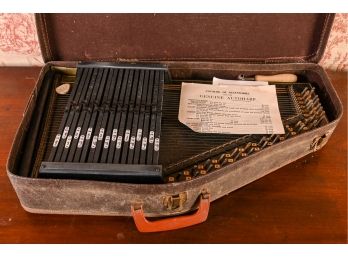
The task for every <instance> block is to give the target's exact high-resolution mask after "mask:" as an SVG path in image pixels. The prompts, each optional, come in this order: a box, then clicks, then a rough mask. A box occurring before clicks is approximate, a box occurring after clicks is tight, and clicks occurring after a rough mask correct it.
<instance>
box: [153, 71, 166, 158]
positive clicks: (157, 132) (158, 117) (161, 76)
mask: <svg viewBox="0 0 348 257" xmlns="http://www.w3.org/2000/svg"><path fill="white" fill-rule="evenodd" d="M156 84H157V87H158V96H157V106H156V129H155V142H154V146H153V149H154V152H153V159H152V164H158V159H159V150H160V136H161V120H162V105H163V84H164V71H159V80H157V81H156Z"/></svg>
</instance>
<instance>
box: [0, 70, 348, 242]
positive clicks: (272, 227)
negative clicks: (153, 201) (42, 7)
mask: <svg viewBox="0 0 348 257" xmlns="http://www.w3.org/2000/svg"><path fill="white" fill-rule="evenodd" d="M39 70H40V69H39V68H0V170H1V171H0V243H5V242H6V243H322V242H323V243H324V242H325V243H346V242H347V116H346V113H345V115H344V117H343V119H342V120H341V122H340V123H339V125H338V127H337V129H336V131H335V132H334V134H333V135H332V137H331V139H330V140H329V142H328V143H327V145H326V146H325V147H324V148H323V149H321V150H320V151H318V152H315V153H313V154H310V155H308V156H306V157H304V158H302V159H300V160H298V161H296V162H294V163H292V164H290V165H287V166H286V167H283V168H282V169H279V170H277V171H275V172H273V173H271V174H270V175H267V176H265V177H263V178H262V179H260V180H258V181H255V182H253V183H251V184H249V185H247V186H245V187H243V188H241V189H239V190H237V191H235V192H233V193H231V194H229V195H227V196H225V197H222V198H220V199H219V200H217V201H214V202H213V203H212V204H211V210H210V213H209V217H208V220H207V221H206V222H205V223H203V224H200V225H197V226H193V227H190V228H186V229H181V230H177V231H169V232H162V233H153V234H141V233H139V232H138V231H137V230H136V228H135V226H134V224H133V220H132V218H131V217H102V216H73V215H38V214H31V213H28V212H26V211H24V210H23V209H22V207H21V205H20V203H19V201H18V199H17V196H16V193H15V192H14V190H13V188H12V186H11V184H10V181H9V179H8V178H7V175H6V159H7V156H8V153H9V150H10V146H11V143H12V140H13V137H14V135H15V131H16V128H17V127H18V125H19V122H20V120H21V117H22V113H23V110H24V108H25V105H26V102H27V100H28V97H29V94H30V92H31V90H32V88H33V87H34V84H35V80H36V78H37V76H38V73H39ZM328 74H329V76H330V78H331V80H332V82H333V84H334V85H335V88H336V89H337V91H338V94H339V95H340V97H341V100H342V102H343V103H344V105H345V107H344V108H345V110H346V109H347V73H343V72H342V73H336V72H328Z"/></svg>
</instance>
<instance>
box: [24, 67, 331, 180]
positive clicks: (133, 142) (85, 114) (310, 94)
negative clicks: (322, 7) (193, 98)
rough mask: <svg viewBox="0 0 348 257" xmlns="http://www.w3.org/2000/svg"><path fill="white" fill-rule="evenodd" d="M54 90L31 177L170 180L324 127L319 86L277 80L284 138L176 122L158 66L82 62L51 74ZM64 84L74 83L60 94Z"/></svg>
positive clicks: (175, 87) (164, 73) (175, 104)
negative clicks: (196, 127)
mask: <svg viewBox="0 0 348 257" xmlns="http://www.w3.org/2000/svg"><path fill="white" fill-rule="evenodd" d="M47 76H51V77H52V78H51V80H50V81H51V82H50V83H51V90H50V91H49V92H48V93H47V98H48V99H49V101H48V104H47V107H46V109H47V110H46V117H45V122H44V126H43V128H42V131H41V139H40V144H39V146H38V149H37V153H36V154H35V156H34V161H33V169H32V170H33V172H32V173H31V176H32V177H42V178H62V179H90V180H104V181H117V182H128V183H173V182H181V181H188V180H193V179H195V178H197V177H200V176H205V175H206V174H208V173H211V172H215V171H217V170H219V169H221V168H223V167H226V166H228V165H231V164H233V163H235V162H238V161H239V160H241V159H243V158H247V157H248V156H250V155H253V154H255V153H257V152H259V151H262V150H263V149H265V148H267V147H271V146H272V145H274V144H277V143H279V142H282V141H286V140H288V139H289V138H292V137H296V136H297V135H299V134H301V133H304V132H306V131H309V130H312V129H315V128H317V127H320V126H322V125H324V124H327V123H328V118H327V116H326V114H325V111H324V109H323V106H322V105H321V102H320V99H319V96H318V94H317V93H316V88H315V87H314V86H313V85H311V84H309V83H278V84H275V85H276V93H277V99H278V104H279V110H280V114H281V118H282V122H283V125H284V129H285V134H272V135H254V134H249V135H248V134H246V135H233V134H205V133H197V132H194V131H192V130H191V129H189V128H188V127H186V126H185V125H183V124H182V123H180V122H179V120H178V111H179V102H180V90H181V85H180V84H181V83H180V82H178V81H175V83H174V82H172V81H170V74H169V71H168V70H167V68H166V67H165V66H162V65H131V64H127V65H120V64H105V63H104V64H101V63H82V64H79V65H78V67H77V72H76V75H73V76H66V75H62V74H60V73H57V72H54V71H52V70H51V71H49V72H48V73H47V74H46V77H47ZM62 83H68V84H70V85H71V90H70V91H69V92H67V93H66V94H57V93H56V90H55V88H57V87H58V86H59V85H61V84H62Z"/></svg>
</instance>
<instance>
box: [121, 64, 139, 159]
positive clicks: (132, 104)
mask: <svg viewBox="0 0 348 257" xmlns="http://www.w3.org/2000/svg"><path fill="white" fill-rule="evenodd" d="M138 79H139V70H135V71H134V80H133V84H132V93H131V97H130V101H129V104H128V112H127V113H128V114H127V115H126V119H127V122H126V129H125V133H124V140H123V147H122V155H121V163H122V164H125V163H127V156H128V148H129V144H130V140H131V131H132V123H133V116H134V110H135V101H136V96H137V93H138Z"/></svg>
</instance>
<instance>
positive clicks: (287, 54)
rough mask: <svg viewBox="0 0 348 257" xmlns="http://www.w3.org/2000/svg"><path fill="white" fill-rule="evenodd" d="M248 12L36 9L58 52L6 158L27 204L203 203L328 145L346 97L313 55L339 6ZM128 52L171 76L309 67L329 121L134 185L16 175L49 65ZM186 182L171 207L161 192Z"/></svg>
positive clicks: (56, 209) (90, 208)
mask: <svg viewBox="0 0 348 257" xmlns="http://www.w3.org/2000/svg"><path fill="white" fill-rule="evenodd" d="M246 16H248V18H246ZM246 16H245V15H238V17H239V19H237V18H236V17H237V16H233V17H234V18H231V17H230V16H228V15H184V16H183V15H156V16H154V15H116V16H113V17H112V18H111V17H108V16H107V15H94V16H88V18H87V16H86V15H81V16H74V15H69V14H64V15H48V16H46V15H38V16H37V22H38V23H37V24H38V29H39V31H40V40H41V47H42V50H43V53H44V56H45V60H46V61H49V60H54V61H52V62H49V63H47V64H46V65H45V67H44V68H43V70H42V72H41V74H40V76H39V79H38V82H37V85H36V87H35V89H34V91H33V93H32V95H31V97H30V99H29V102H28V106H27V108H26V110H25V112H24V115H23V120H22V122H21V125H20V127H19V128H18V131H17V134H16V137H15V140H14V142H13V146H12V149H11V152H10V155H9V159H8V163H7V173H8V176H9V178H10V180H11V183H12V185H13V187H14V189H15V191H16V193H17V195H18V197H19V200H20V202H21V204H22V206H23V208H25V209H26V210H28V211H30V212H37V213H59V214H90V215H130V210H131V205H139V204H142V205H143V209H144V212H145V215H146V216H163V215H173V214H179V213H184V212H187V211H189V210H192V209H194V208H196V206H197V202H196V201H197V199H198V198H199V195H200V194H201V193H202V192H203V191H207V192H209V193H210V195H211V200H212V201H214V200H216V199H218V198H220V197H222V196H224V195H226V194H228V193H230V192H232V191H234V190H236V189H238V188H240V187H242V186H244V185H246V184H248V183H250V182H252V181H255V180H257V179H259V178H261V177H263V176H265V175H267V174H269V173H270V172H272V171H274V170H276V169H278V168H280V167H282V166H284V165H286V164H288V163H290V162H292V161H295V160H297V159H299V158H301V157H303V156H304V155H306V154H309V153H311V152H312V151H314V150H318V149H312V148H311V144H312V142H313V140H315V139H316V138H317V137H322V136H325V138H324V140H323V143H322V144H321V147H322V146H323V145H324V144H325V143H326V142H327V140H328V139H329V137H330V135H331V134H332V132H333V130H334V128H335V127H336V125H337V123H338V121H339V119H340V117H341V116H342V104H341V102H340V100H339V98H338V96H337V94H336V92H335V90H334V88H333V86H332V84H331V82H330V81H329V79H328V77H327V75H326V73H325V71H324V70H323V69H322V68H321V67H320V66H319V65H317V64H315V63H310V62H316V61H318V60H319V59H320V56H321V54H322V52H323V49H324V48H325V43H326V40H327V37H328V33H329V28H330V24H331V23H332V19H333V16H331V15H324V14H318V15H316V14H313V15H300V14H298V15H285V16H283V15H281V16H279V15H246ZM76 17H77V18H76ZM284 17H286V18H284ZM248 19H255V20H257V21H258V24H259V25H258V26H256V27H251V25H250V22H247V21H248ZM102 24H103V26H102ZM82 32H84V33H82ZM159 32H161V33H159ZM270 35H272V36H273V37H272V40H271V39H270ZM253 36H254V37H253ZM289 37H291V38H289ZM251 38H254V40H250V39H251ZM150 39H151V40H150ZM290 39H291V40H290ZM251 41H253V42H251ZM151 42H154V43H151ZM265 42H267V43H268V44H266V43H265ZM246 43H247V44H246ZM285 43H286V44H285ZM217 46H218V47H217ZM124 59H126V61H132V60H133V59H137V60H140V61H144V62H146V61H151V62H153V61H154V60H155V61H156V62H161V63H164V64H167V65H168V68H169V70H170V72H171V75H172V77H173V79H181V80H182V79H196V78H199V79H212V78H213V76H217V77H220V78H233V77H235V76H237V75H238V74H240V73H244V74H246V75H249V74H250V75H251V74H264V75H270V74H276V73H295V74H298V75H301V76H305V77H306V78H307V79H308V81H309V82H311V83H315V84H316V85H318V87H319V88H320V91H321V92H322V98H323V99H322V100H323V103H324V104H325V106H326V109H327V110H329V112H328V113H327V114H328V116H329V119H330V123H329V124H327V125H325V126H322V127H320V128H318V129H315V130H311V131H308V132H306V133H304V134H301V135H298V136H296V137H294V138H291V139H289V140H286V141H284V142H281V143H278V144H276V145H274V146H271V147H268V148H265V149H264V150H262V151H260V152H258V153H255V154H253V155H251V156H249V157H247V158H245V159H242V160H240V161H238V162H236V163H234V164H231V165H228V166H226V167H224V168H222V169H220V170H219V171H215V172H212V173H210V174H207V175H206V176H202V177H199V178H197V179H194V180H192V181H186V182H180V183H172V184H157V185H146V184H137V185H136V184H126V183H113V182H100V181H79V180H59V179H37V178H27V177H20V176H18V175H17V174H18V173H19V170H18V163H19V162H21V154H20V153H21V152H22V151H23V150H24V149H22V148H23V141H24V140H25V137H26V136H27V133H26V131H27V130H28V126H29V121H30V119H31V117H32V114H33V110H34V107H35V105H36V104H37V95H38V94H37V92H38V91H39V90H40V89H41V87H42V79H43V75H44V74H45V72H46V71H47V69H48V68H49V67H50V66H51V65H58V66H67V67H76V64H77V63H76V62H74V60H78V61H81V60H94V61H98V60H109V61H117V60H124ZM239 61H240V62H239ZM253 62H257V63H254V64H252V63H253ZM182 192H186V193H187V200H186V202H185V203H184V204H183V206H182V208H180V209H178V210H174V211H171V210H168V209H167V208H165V206H164V205H163V197H165V196H169V195H175V194H179V193H182Z"/></svg>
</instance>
